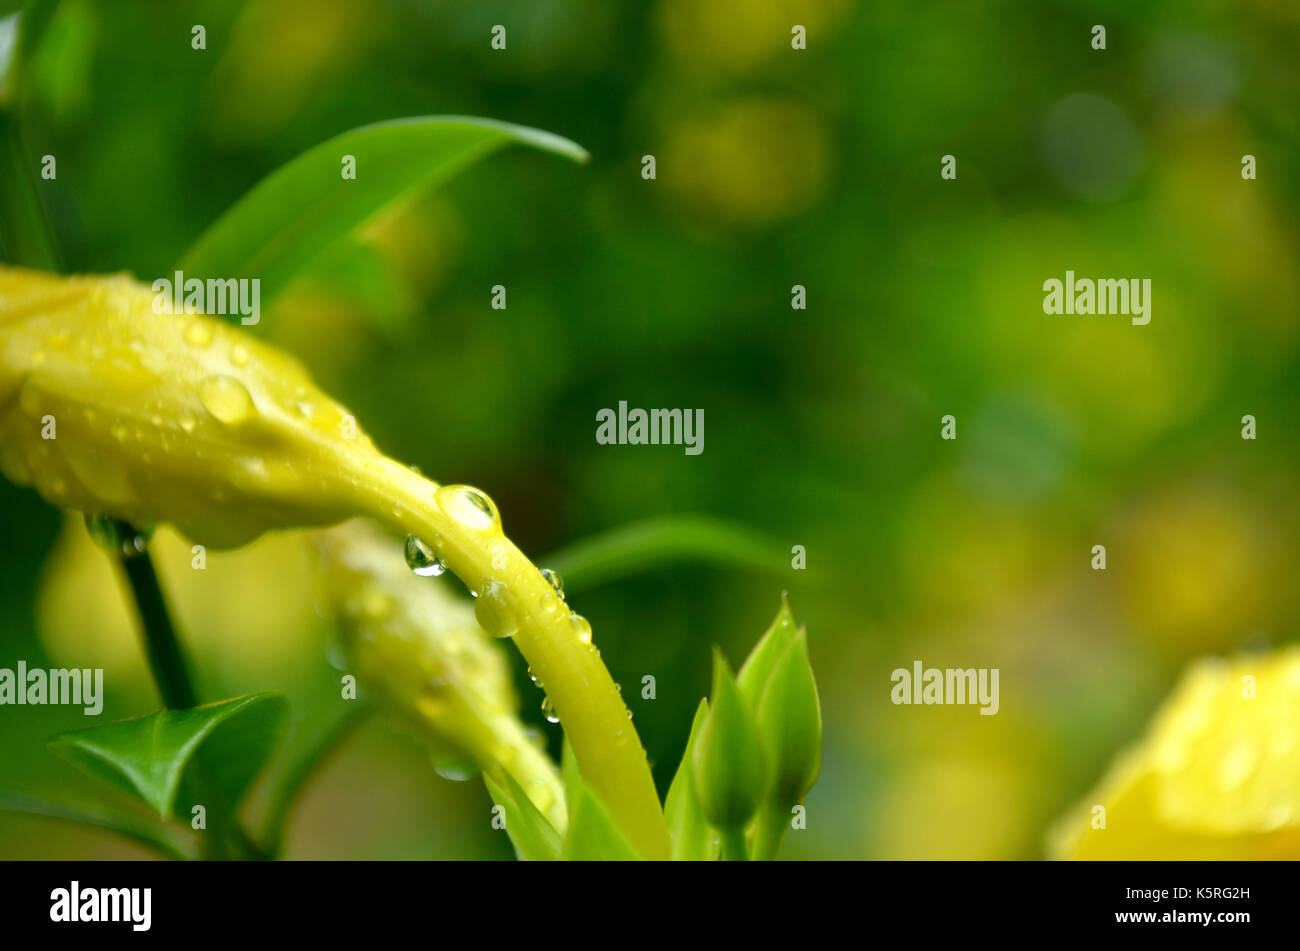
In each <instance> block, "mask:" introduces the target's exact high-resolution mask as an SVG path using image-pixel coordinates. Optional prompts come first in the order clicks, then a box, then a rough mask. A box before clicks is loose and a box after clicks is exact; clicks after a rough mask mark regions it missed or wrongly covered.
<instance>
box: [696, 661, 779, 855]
mask: <svg viewBox="0 0 1300 951" xmlns="http://www.w3.org/2000/svg"><path fill="white" fill-rule="evenodd" d="M691 768H692V778H693V780H694V782H695V797H696V800H697V801H698V802H699V805H700V811H701V812H703V813H704V815H705V817H706V818H707V819H708V820H709V822H710V823H712V824H713V825H715V826H717V827H718V828H719V829H721V830H722V831H723V833H724V838H726V834H727V833H729V832H730V833H735V832H737V831H739V830H743V829H744V826H745V824H746V823H747V822H749V820H750V819H751V818H753V816H754V814H755V813H756V812H757V811H758V807H759V806H760V805H761V804H762V802H763V798H764V796H765V794H766V793H767V789H768V786H769V780H770V778H771V777H770V775H769V773H768V767H767V756H766V755H765V754H764V751H763V741H762V738H761V737H760V735H759V732H758V724H757V722H756V721H755V719H754V714H753V712H752V710H751V709H750V706H749V704H748V703H747V702H746V700H745V698H744V696H743V695H742V694H741V692H740V688H739V687H738V686H737V685H736V680H735V678H734V677H733V676H732V674H731V671H730V670H729V669H728V668H727V662H726V661H725V660H724V659H723V657H722V653H721V651H718V650H716V649H715V650H714V653H713V691H712V698H711V703H710V707H709V716H708V719H707V720H705V721H704V726H703V728H702V729H701V730H700V735H699V739H698V742H697V743H696V746H695V749H694V751H693V752H692V755H691ZM734 857H740V856H734Z"/></svg>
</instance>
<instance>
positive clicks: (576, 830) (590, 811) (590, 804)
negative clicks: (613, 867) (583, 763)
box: [564, 781, 641, 862]
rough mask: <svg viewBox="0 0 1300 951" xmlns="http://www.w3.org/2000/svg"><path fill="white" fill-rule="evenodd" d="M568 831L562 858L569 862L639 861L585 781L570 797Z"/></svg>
mask: <svg viewBox="0 0 1300 951" xmlns="http://www.w3.org/2000/svg"><path fill="white" fill-rule="evenodd" d="M571 801H572V805H571V806H570V808H571V809H572V813H571V816H570V819H569V833H568V835H566V836H565V837H564V857H565V859H566V860H568V861H572V862H623V861H638V860H640V858H641V855H640V854H639V853H638V852H637V850H636V849H635V848H634V847H633V845H632V843H631V842H629V841H628V840H627V836H625V835H624V834H623V831H622V830H621V829H619V827H618V824H617V823H616V822H614V820H613V818H612V817H611V816H610V814H609V810H608V809H606V808H605V805H604V804H603V803H602V802H601V801H600V799H598V798H597V797H596V794H595V793H594V792H592V791H591V789H590V787H588V786H587V784H586V783H583V782H581V781H579V787H578V789H577V791H576V793H575V794H574V795H573V796H572V800H571Z"/></svg>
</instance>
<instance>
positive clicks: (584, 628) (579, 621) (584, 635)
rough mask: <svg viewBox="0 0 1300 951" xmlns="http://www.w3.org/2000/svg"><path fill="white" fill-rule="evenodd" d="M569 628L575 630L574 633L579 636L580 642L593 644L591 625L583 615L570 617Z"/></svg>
mask: <svg viewBox="0 0 1300 951" xmlns="http://www.w3.org/2000/svg"><path fill="white" fill-rule="evenodd" d="M569 626H570V627H571V628H573V633H574V634H576V635H578V640H580V641H582V643H584V644H590V643H591V623H590V622H589V621H588V620H587V619H586V618H585V617H583V616H582V615H581V614H570V615H569Z"/></svg>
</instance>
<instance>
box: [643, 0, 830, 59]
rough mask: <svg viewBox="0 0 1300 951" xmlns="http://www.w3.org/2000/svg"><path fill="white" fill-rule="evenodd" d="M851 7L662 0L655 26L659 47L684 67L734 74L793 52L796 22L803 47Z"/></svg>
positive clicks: (808, 0)
mask: <svg viewBox="0 0 1300 951" xmlns="http://www.w3.org/2000/svg"><path fill="white" fill-rule="evenodd" d="M852 7H853V4H852V3H851V2H850V0H662V2H661V3H660V4H659V25H660V28H661V30H662V33H663V37H664V45H665V46H666V47H667V49H668V50H669V51H671V52H672V53H673V55H674V56H675V57H676V59H677V60H678V62H680V63H681V64H682V65H684V66H686V67H687V68H689V69H691V70H693V71H695V72H699V73H706V74H707V73H717V72H721V73H740V72H747V71H750V70H753V69H755V68H756V67H758V66H761V65H763V64H764V63H766V62H768V61H769V60H771V59H772V58H773V57H774V56H776V55H777V54H778V53H780V52H781V51H783V50H784V51H785V52H793V51H794V50H793V47H792V45H791V41H792V39H793V32H792V31H793V29H794V27H795V26H796V25H797V26H802V27H804V28H805V30H806V31H807V43H808V45H809V46H812V44H814V43H817V42H825V41H826V40H827V33H828V31H829V28H830V27H831V26H833V25H834V24H836V23H837V22H839V21H840V20H841V19H842V18H843V17H844V15H845V14H846V13H848V12H849V10H851V9H852Z"/></svg>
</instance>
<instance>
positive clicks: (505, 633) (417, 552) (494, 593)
mask: <svg viewBox="0 0 1300 951" xmlns="http://www.w3.org/2000/svg"><path fill="white" fill-rule="evenodd" d="M434 501H436V502H437V504H438V506H439V507H440V508H441V509H442V510H443V512H445V513H446V514H447V515H448V516H450V517H451V518H453V519H455V520H456V521H457V522H458V523H460V525H462V526H463V527H464V528H467V529H469V530H471V531H474V532H497V533H499V532H500V531H501V519H500V516H499V515H498V514H497V509H496V506H495V505H494V504H493V503H492V500H491V499H490V498H488V497H487V496H486V495H485V494H484V493H482V492H481V491H479V490H478V489H476V488H474V487H473V486H467V485H444V486H439V487H438V489H437V490H436V492H435V493H434ZM498 547H504V546H498ZM495 551H496V549H494V552H495ZM405 557H406V564H407V567H408V568H410V569H411V571H413V572H415V574H417V575H421V576H423V577H437V576H439V575H442V574H444V573H445V572H446V570H447V566H446V564H445V563H444V562H443V561H442V559H441V557H439V555H438V553H437V551H436V550H435V549H434V548H433V546H432V545H430V544H429V543H428V542H426V541H425V540H424V539H422V538H420V537H419V536H416V535H408V536H407V538H406V546H405ZM497 557H498V556H496V555H495V554H494V565H495V562H496V558H497ZM498 567H500V566H498ZM540 573H541V576H542V578H544V579H545V580H546V583H547V584H548V585H550V587H551V591H550V592H548V593H547V594H546V595H544V596H543V599H542V611H543V612H545V613H546V614H547V615H551V616H555V615H561V616H562V618H563V623H565V624H567V626H568V628H569V630H570V631H571V632H572V633H573V636H574V637H576V638H577V640H578V641H579V642H580V643H582V644H585V645H587V647H588V649H589V650H592V651H596V653H599V651H598V650H597V649H596V646H595V645H594V644H593V643H592V636H591V624H590V622H589V621H588V620H587V619H586V618H585V617H583V616H582V615H581V614H576V613H574V612H572V611H570V610H569V607H568V605H567V604H566V603H565V600H564V579H563V578H562V577H560V573H559V572H558V571H555V570H553V569H551V568H542V569H541V570H540ZM470 594H471V595H473V597H474V617H475V619H476V620H477V621H478V623H479V626H480V627H482V628H483V630H485V631H487V632H488V633H489V634H492V635H493V636H496V637H513V636H514V635H515V634H517V633H518V632H519V618H518V615H517V613H516V611H515V607H514V601H513V599H512V597H511V594H510V589H509V586H508V585H507V584H506V582H505V581H502V580H495V579H494V580H489V581H487V582H486V583H484V584H483V585H482V586H481V587H480V589H479V590H477V591H471V592H470ZM528 675H529V678H530V679H531V680H532V682H533V683H534V684H535V685H536V686H537V687H538V688H540V689H542V690H545V685H543V684H542V682H541V681H540V680H539V679H538V678H537V677H536V676H535V675H534V674H533V672H532V669H531V668H530V669H529V671H528ZM542 714H543V715H544V716H545V717H546V719H547V721H548V722H550V723H559V722H560V718H559V715H558V714H557V713H556V712H555V707H554V706H553V705H552V703H551V700H550V698H549V697H544V698H543V700H542Z"/></svg>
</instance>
